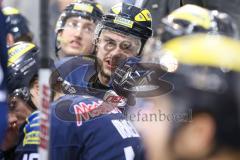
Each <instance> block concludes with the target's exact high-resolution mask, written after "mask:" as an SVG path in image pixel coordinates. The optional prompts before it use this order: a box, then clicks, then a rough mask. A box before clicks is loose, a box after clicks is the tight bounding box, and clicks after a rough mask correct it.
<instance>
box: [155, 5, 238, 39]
mask: <svg viewBox="0 0 240 160" xmlns="http://www.w3.org/2000/svg"><path fill="white" fill-rule="evenodd" d="M194 33H209V34H220V35H225V36H229V37H232V38H236V39H238V38H239V33H238V28H237V25H236V22H235V20H234V19H232V17H230V16H229V15H228V14H226V13H222V12H219V11H216V10H213V11H211V10H208V9H205V8H202V7H199V6H196V5H190V4H189V5H185V6H183V7H181V8H178V9H176V10H175V11H173V12H172V13H170V14H169V15H168V16H167V17H165V18H163V19H162V24H161V25H160V27H159V30H158V36H159V37H160V39H161V41H162V43H165V42H166V41H168V40H170V39H172V38H175V37H179V36H184V35H189V34H194Z"/></svg>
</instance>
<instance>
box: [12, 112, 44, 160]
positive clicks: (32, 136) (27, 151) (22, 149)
mask: <svg viewBox="0 0 240 160" xmlns="http://www.w3.org/2000/svg"><path fill="white" fill-rule="evenodd" d="M39 126H40V124H39V111H35V112H33V113H32V114H31V115H30V116H28V118H27V120H26V123H24V124H23V125H22V127H21V128H20V134H19V142H18V145H17V148H16V150H15V160H37V159H39V154H38V145H39V143H40V137H39V133H40V128H39Z"/></svg>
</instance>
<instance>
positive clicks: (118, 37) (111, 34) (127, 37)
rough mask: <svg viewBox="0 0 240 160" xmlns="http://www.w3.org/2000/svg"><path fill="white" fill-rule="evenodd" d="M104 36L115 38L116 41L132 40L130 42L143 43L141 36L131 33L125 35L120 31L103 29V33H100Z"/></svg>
mask: <svg viewBox="0 0 240 160" xmlns="http://www.w3.org/2000/svg"><path fill="white" fill-rule="evenodd" d="M100 36H101V37H102V38H103V37H109V38H111V39H113V40H116V41H130V42H135V43H141V40H140V38H137V37H134V36H131V35H125V34H122V33H119V32H115V31H111V30H106V29H104V30H103V31H102V34H101V35H100Z"/></svg>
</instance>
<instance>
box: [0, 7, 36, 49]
mask: <svg viewBox="0 0 240 160" xmlns="http://www.w3.org/2000/svg"><path fill="white" fill-rule="evenodd" d="M2 11H3V13H4V15H5V16H6V24H7V32H8V34H7V45H9V46H11V45H13V44H14V43H15V42H18V41H26V42H32V41H33V34H32V32H31V31H30V30H29V27H28V21H27V19H26V18H25V17H24V16H23V15H22V14H21V13H20V12H19V10H18V9H16V8H13V7H4V8H3V9H2Z"/></svg>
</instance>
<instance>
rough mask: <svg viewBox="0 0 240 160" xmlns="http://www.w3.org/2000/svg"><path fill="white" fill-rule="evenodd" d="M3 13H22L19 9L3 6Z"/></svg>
mask: <svg viewBox="0 0 240 160" xmlns="http://www.w3.org/2000/svg"><path fill="white" fill-rule="evenodd" d="M2 11H3V14H4V15H7V16H8V15H13V14H20V12H19V10H18V9H16V8H13V7H5V8H3V10H2Z"/></svg>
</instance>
